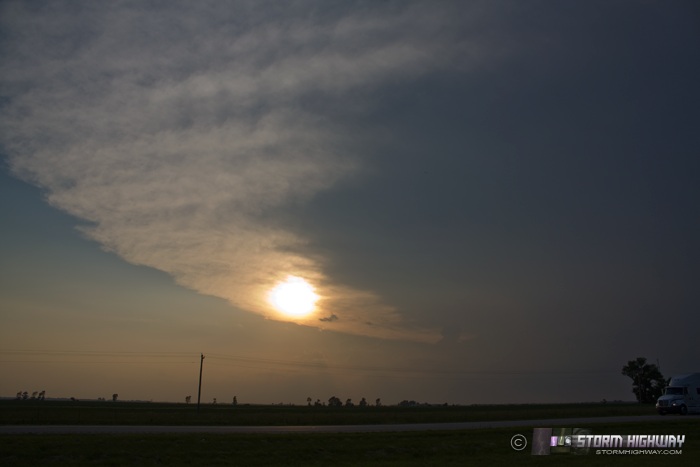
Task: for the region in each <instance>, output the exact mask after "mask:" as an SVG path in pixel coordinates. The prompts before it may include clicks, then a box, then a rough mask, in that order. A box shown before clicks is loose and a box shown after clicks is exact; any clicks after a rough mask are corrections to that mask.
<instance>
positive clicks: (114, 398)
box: [112, 394, 119, 402]
mask: <svg viewBox="0 0 700 467" xmlns="http://www.w3.org/2000/svg"><path fill="white" fill-rule="evenodd" d="M117 398H119V394H112V402H117Z"/></svg>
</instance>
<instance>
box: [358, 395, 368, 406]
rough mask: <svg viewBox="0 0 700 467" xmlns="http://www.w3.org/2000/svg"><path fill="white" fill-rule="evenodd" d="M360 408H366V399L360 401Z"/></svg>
mask: <svg viewBox="0 0 700 467" xmlns="http://www.w3.org/2000/svg"><path fill="white" fill-rule="evenodd" d="M360 407H367V399H365V398H364V397H363V398H362V400H361V401H360Z"/></svg>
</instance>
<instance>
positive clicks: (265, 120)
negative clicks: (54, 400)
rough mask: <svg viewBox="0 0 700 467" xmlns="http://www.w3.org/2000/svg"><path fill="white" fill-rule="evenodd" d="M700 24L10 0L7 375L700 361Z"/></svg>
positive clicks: (4, 63) (5, 14)
mask: <svg viewBox="0 0 700 467" xmlns="http://www.w3.org/2000/svg"><path fill="white" fill-rule="evenodd" d="M699 43H700V7H698V5H697V3H696V2H693V1H666V2H654V1H648V2H639V1H621V0H620V1H612V2H611V1H587V2H575V1H562V2H555V1H530V2H517V1H436V2H421V1H415V2H412V1H403V2H399V1H385V2H375V1H355V2H351V1H310V0H309V1H306V0H301V1H291V2H274V1H271V2H266V1H236V2H218V1H202V2H187V1H182V2H178V1H167V2H131V1H115V2H90V1H85V2H79V1H66V2H61V1H50V2H15V1H8V2H3V3H2V4H0V158H1V159H0V224H1V225H2V229H1V230H0V255H1V258H2V260H1V261H0V320H1V322H2V326H0V371H2V374H3V375H4V376H3V378H0V396H3V397H13V396H14V395H15V393H16V392H17V391H25V390H26V391H29V392H30V393H31V392H32V391H34V390H37V391H41V390H46V394H47V397H77V398H97V397H107V398H109V397H111V395H112V394H113V393H118V394H119V395H120V398H121V399H134V400H154V401H184V398H185V396H187V395H193V396H194V397H195V398H196V392H197V383H198V376H199V366H200V354H204V356H205V359H204V368H203V384H202V401H211V400H213V398H217V399H218V401H220V402H226V401H228V402H230V401H231V400H232V398H233V396H236V397H237V400H238V401H239V403H246V402H248V403H279V402H284V403H295V404H305V403H306V401H307V398H309V397H310V398H312V399H313V400H316V399H320V400H322V401H327V400H328V398H330V397H331V396H337V397H340V398H341V399H342V400H345V399H348V398H350V399H353V400H354V401H356V402H357V401H359V399H361V398H362V397H365V398H367V400H369V401H374V400H376V399H377V398H380V399H381V400H382V401H383V402H384V403H385V404H391V403H397V402H399V401H401V400H416V401H419V402H430V403H450V404H487V403H536V402H552V403H557V402H586V401H600V400H603V399H606V400H633V399H634V395H633V393H632V391H631V381H630V380H629V379H628V378H626V377H625V376H622V375H621V368H622V366H624V365H625V364H626V363H627V361H629V360H632V359H635V358H637V357H640V356H641V357H646V358H647V359H648V360H649V361H650V362H651V363H657V364H659V365H660V367H661V371H662V373H664V375H666V376H671V375H673V374H678V373H687V372H694V371H700V368H699V367H698V351H697V336H698V332H699V331H700V305H699V304H700V300H699V299H700V287H698V284H700V266H699V265H700V209H699V208H698V200H700V184H699V183H698V179H700V158H699V157H698V156H699V154H698V148H700V131H698V130H699V129H700V86H698V85H697V83H699V82H700V48H699V47H698V44H699ZM290 281H291V283H301V284H303V285H304V286H305V287H306V290H307V292H308V293H310V294H311V295H313V297H314V298H315V302H312V303H310V305H309V307H310V308H308V309H307V311H310V312H309V313H308V314H306V315H303V316H291V315H288V314H285V313H284V312H283V311H282V310H281V309H280V308H279V306H277V305H275V304H274V303H273V301H272V300H271V294H272V293H273V291H274V290H275V288H276V287H277V286H279V284H284V283H289V282H290Z"/></svg>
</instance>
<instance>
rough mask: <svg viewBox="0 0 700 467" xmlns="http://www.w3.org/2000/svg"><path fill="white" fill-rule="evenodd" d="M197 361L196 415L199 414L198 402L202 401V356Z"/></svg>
mask: <svg viewBox="0 0 700 467" xmlns="http://www.w3.org/2000/svg"><path fill="white" fill-rule="evenodd" d="M201 357H202V358H201V359H200V360H199V391H197V413H199V402H200V401H201V400H202V367H203V366H204V354H201Z"/></svg>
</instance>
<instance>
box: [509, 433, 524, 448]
mask: <svg viewBox="0 0 700 467" xmlns="http://www.w3.org/2000/svg"><path fill="white" fill-rule="evenodd" d="M526 446H527V438H526V437H525V436H524V435H515V436H513V437H512V438H511V439H510V447H512V448H513V449H515V450H516V451H522V450H523V449H525V447H526Z"/></svg>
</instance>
